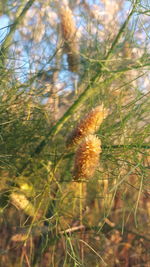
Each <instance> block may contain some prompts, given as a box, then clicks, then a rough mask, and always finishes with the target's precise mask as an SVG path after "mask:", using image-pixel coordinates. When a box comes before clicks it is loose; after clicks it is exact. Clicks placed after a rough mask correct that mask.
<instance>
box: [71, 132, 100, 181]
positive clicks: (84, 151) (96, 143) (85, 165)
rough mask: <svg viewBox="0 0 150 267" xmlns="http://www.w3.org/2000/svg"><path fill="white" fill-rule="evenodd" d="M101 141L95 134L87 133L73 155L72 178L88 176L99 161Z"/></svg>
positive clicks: (90, 175) (92, 173)
mask: <svg viewBox="0 0 150 267" xmlns="http://www.w3.org/2000/svg"><path fill="white" fill-rule="evenodd" d="M100 153H101V141H100V140H99V139H98V138H97V137H96V136H95V135H88V136H87V137H85V139H84V140H83V142H82V143H81V144H80V146H79V148H78V149H77V152H76V155H75V164H74V178H75V179H76V180H78V179H82V178H90V177H92V176H93V175H94V172H95V170H96V167H97V166H98V163H99V154H100Z"/></svg>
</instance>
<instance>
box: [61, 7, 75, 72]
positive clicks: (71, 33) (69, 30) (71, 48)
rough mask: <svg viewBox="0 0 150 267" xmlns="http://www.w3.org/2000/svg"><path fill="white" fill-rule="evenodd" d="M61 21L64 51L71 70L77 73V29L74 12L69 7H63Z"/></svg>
mask: <svg viewBox="0 0 150 267" xmlns="http://www.w3.org/2000/svg"><path fill="white" fill-rule="evenodd" d="M60 20H61V32H62V37H63V39H64V44H65V47H64V51H65V52H66V54H67V61H68V66H69V70H70V71H73V72H77V71H78V67H79V46H78V39H77V28H76V25H75V22H74V18H73V14H72V11H71V9H70V8H69V7H68V6H62V7H61V9H60Z"/></svg>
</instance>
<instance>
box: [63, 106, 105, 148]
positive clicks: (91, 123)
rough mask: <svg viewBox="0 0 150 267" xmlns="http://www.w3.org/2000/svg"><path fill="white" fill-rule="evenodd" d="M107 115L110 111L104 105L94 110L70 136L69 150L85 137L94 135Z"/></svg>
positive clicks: (68, 140)
mask: <svg viewBox="0 0 150 267" xmlns="http://www.w3.org/2000/svg"><path fill="white" fill-rule="evenodd" d="M107 115H108V110H107V109H105V108H104V106H103V104H102V105H100V106H97V107H95V108H93V109H92V110H91V111H90V112H89V113H88V114H87V115H86V116H85V117H84V118H83V119H82V120H81V121H80V122H79V124H78V125H77V127H76V128H75V129H74V130H73V131H72V132H71V134H70V135H69V136H68V138H67V142H66V146H67V147H68V148H69V147H72V146H74V145H78V144H80V142H81V141H82V139H83V138H84V137H85V136H87V135H89V134H94V133H95V132H96V131H97V130H98V129H99V127H100V125H101V124H102V122H103V120H104V119H105V118H106V117H107Z"/></svg>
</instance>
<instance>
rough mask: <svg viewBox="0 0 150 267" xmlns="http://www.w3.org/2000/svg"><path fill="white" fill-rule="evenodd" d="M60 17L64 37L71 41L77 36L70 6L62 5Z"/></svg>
mask: <svg viewBox="0 0 150 267" xmlns="http://www.w3.org/2000/svg"><path fill="white" fill-rule="evenodd" d="M60 19H61V30H62V35H63V38H64V40H65V41H67V42H69V41H70V42H71V41H72V40H73V39H74V38H75V34H76V26H75V22H74V19H73V14H72V11H71V9H70V8H69V7H68V6H63V7H61V9H60Z"/></svg>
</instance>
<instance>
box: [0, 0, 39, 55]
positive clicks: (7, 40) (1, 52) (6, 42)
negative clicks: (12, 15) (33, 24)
mask: <svg viewBox="0 0 150 267" xmlns="http://www.w3.org/2000/svg"><path fill="white" fill-rule="evenodd" d="M34 1H35V0H29V1H28V2H27V4H26V5H25V7H24V8H23V10H22V12H21V14H20V15H19V16H18V17H17V18H16V20H15V21H14V23H13V24H11V25H9V26H10V31H9V33H8V34H7V36H6V38H5V40H4V42H3V44H2V46H1V50H0V57H2V58H4V56H5V53H6V50H7V48H8V46H9V44H10V41H11V38H12V35H13V33H14V32H15V30H16V29H17V27H18V25H19V24H20V23H21V22H22V20H23V18H24V16H25V15H26V13H27V11H28V10H29V8H30V7H31V6H32V4H33V3H34Z"/></svg>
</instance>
